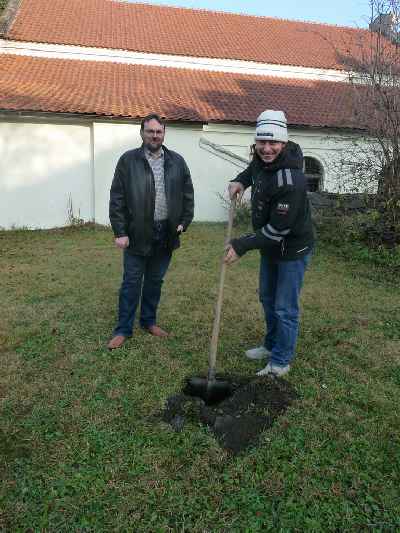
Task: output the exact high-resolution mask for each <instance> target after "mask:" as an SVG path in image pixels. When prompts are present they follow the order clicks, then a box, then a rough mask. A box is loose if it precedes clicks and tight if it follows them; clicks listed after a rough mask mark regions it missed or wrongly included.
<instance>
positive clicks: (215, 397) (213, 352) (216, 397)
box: [185, 200, 235, 404]
mask: <svg viewBox="0 0 400 533" xmlns="http://www.w3.org/2000/svg"><path fill="white" fill-rule="evenodd" d="M234 211H235V201H234V200H232V201H231V203H230V206H229V217H228V229H227V232H226V241H225V246H227V245H228V244H229V241H230V240H231V234H232V226H233V216H234ZM224 257H225V249H224V254H223V255H222V259H221V274H220V278H219V290H218V299H217V303H216V306H215V316H214V325H213V331H212V337H211V343H210V354H209V358H208V374H207V378H203V377H196V376H195V377H192V378H189V379H188V380H187V387H186V391H185V392H187V393H188V394H189V395H190V396H197V397H200V398H202V399H203V400H204V401H205V402H206V404H213V403H218V402H219V401H222V400H223V399H224V398H227V397H228V396H230V395H231V393H232V385H231V384H230V383H229V382H228V381H224V380H222V379H221V378H217V377H216V369H215V367H216V362H217V346H218V337H219V330H220V322H221V309H222V301H223V298H224V283H225V271H226V263H225V262H224Z"/></svg>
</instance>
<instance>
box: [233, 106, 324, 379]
mask: <svg viewBox="0 0 400 533" xmlns="http://www.w3.org/2000/svg"><path fill="white" fill-rule="evenodd" d="M302 167H303V154H302V152H301V149H300V146H299V145H297V144H295V143H293V142H291V141H289V140H288V131H287V122H286V116H285V114H284V112H283V111H274V110H267V111H264V112H263V113H261V115H260V116H259V117H258V119H257V126H256V134H255V146H254V157H253V160H252V161H251V163H250V165H249V166H248V167H247V169H246V170H244V171H243V172H241V173H240V174H239V175H238V176H237V177H236V178H235V179H234V180H233V181H231V182H230V184H229V188H228V190H229V195H230V197H231V199H233V198H235V197H237V198H240V197H241V196H242V194H243V192H244V190H245V189H246V188H247V187H251V188H252V195H251V208H252V223H253V228H254V231H255V233H253V234H250V235H245V236H242V237H239V238H237V239H233V240H232V241H231V244H230V246H229V247H228V250H227V254H226V257H225V262H226V263H227V264H232V263H234V262H235V261H237V260H238V259H240V257H241V256H242V255H244V254H245V253H246V252H247V251H249V250H253V249H258V250H260V254H261V262H260V288H259V294H260V301H261V303H262V306H263V308H264V314H265V321H266V335H265V338H264V342H263V344H262V345H261V346H259V347H257V348H252V349H250V350H247V351H246V356H247V357H248V358H249V359H253V360H266V359H268V361H267V364H266V366H265V368H263V369H262V370H260V371H259V372H258V375H260V376H264V375H268V374H269V375H275V376H282V375H284V374H286V373H287V372H288V371H289V370H290V365H291V361H292V359H293V357H294V355H295V347H296V342H297V336H298V327H299V297H300V291H301V287H302V284H303V278H304V274H305V271H306V268H307V265H308V263H309V261H310V258H311V253H312V249H313V247H314V232H313V226H312V221H311V210H310V205H309V200H308V197H307V180H306V177H305V176H304V174H303V171H302Z"/></svg>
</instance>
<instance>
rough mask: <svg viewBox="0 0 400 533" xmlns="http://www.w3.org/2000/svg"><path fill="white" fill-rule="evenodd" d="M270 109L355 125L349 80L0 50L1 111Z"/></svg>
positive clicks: (211, 115)
mask: <svg viewBox="0 0 400 533" xmlns="http://www.w3.org/2000/svg"><path fill="white" fill-rule="evenodd" d="M268 107H272V108H275V109H284V110H285V111H286V113H287V116H288V121H289V124H291V125H308V126H330V127H351V126H352V122H351V116H350V113H351V112H350V109H351V106H350V86H349V85H348V84H344V83H337V82H336V83H335V82H326V81H312V80H290V79H283V78H274V77H269V78H268V77H264V76H250V75H241V74H231V73H229V74H226V73H220V72H209V71H202V70H188V69H173V68H162V67H149V66H143V65H126V64H114V63H100V62H89V61H76V60H58V59H42V58H32V57H27V56H12V55H0V109H1V110H15V111H41V112H57V113H85V114H96V115H107V116H114V117H131V118H140V117H143V116H145V115H146V114H148V113H149V112H157V113H159V114H160V115H162V116H163V117H165V118H166V119H167V120H170V121H192V122H218V121H220V122H221V121H222V122H239V123H240V122H241V123H253V122H255V120H256V117H257V116H258V114H259V113H260V112H261V111H262V110H264V109H265V108H268Z"/></svg>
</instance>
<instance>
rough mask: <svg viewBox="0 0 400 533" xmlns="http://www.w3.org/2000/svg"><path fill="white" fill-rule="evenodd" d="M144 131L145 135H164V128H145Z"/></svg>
mask: <svg viewBox="0 0 400 533" xmlns="http://www.w3.org/2000/svg"><path fill="white" fill-rule="evenodd" d="M144 133H146V134H147V135H164V130H148V129H146V128H145V129H144Z"/></svg>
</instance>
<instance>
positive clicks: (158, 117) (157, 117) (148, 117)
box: [140, 113, 165, 131]
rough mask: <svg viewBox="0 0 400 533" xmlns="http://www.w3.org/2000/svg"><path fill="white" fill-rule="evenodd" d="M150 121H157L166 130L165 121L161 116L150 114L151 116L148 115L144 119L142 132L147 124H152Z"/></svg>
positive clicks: (141, 125)
mask: <svg viewBox="0 0 400 533" xmlns="http://www.w3.org/2000/svg"><path fill="white" fill-rule="evenodd" d="M150 120H157V122H158V123H159V124H161V126H162V127H163V128H164V130H165V122H164V121H163V119H162V118H161V117H160V116H159V115H157V113H150V115H147V116H145V117H144V118H143V119H142V122H141V123H140V131H143V130H144V125H145V123H146V122H150Z"/></svg>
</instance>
